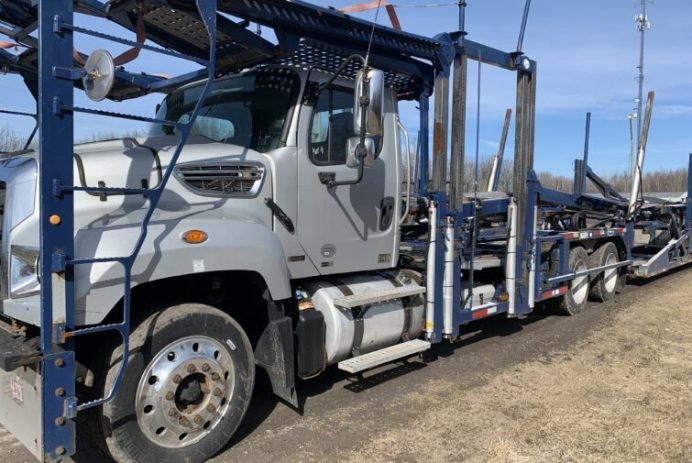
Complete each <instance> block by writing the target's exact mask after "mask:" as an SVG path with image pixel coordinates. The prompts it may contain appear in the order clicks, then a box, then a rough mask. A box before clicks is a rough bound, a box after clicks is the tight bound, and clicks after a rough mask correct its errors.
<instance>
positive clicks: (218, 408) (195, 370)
mask: <svg viewBox="0 0 692 463" xmlns="http://www.w3.org/2000/svg"><path fill="white" fill-rule="evenodd" d="M234 377H235V368H234V365H233V359H232V358H231V356H230V354H229V353H228V350H227V349H226V348H225V347H224V346H223V345H222V344H221V343H220V342H218V341H216V340H215V339H212V338H209V337H206V336H190V337H186V338H182V339H179V340H177V341H175V342H173V343H171V344H169V345H168V346H166V347H165V348H164V349H162V350H161V351H160V352H159V353H158V354H157V355H156V357H154V359H153V360H152V361H151V362H150V363H149V365H147V367H146V368H145V370H144V374H143V375H142V378H141V379H140V381H139V385H138V387H137V395H136V397H135V411H136V415H137V422H138V424H139V427H140V429H141V430H142V432H143V433H144V435H145V436H146V437H147V438H148V439H149V440H151V441H152V442H153V443H155V444H156V445H159V446H161V447H166V448H180V447H185V446H187V445H191V444H194V443H195V442H199V441H200V440H201V439H203V438H204V437H205V436H207V435H208V434H209V433H210V432H211V431H212V430H213V429H214V428H215V427H216V426H217V425H218V424H219V422H221V420H222V419H223V417H224V415H225V414H226V412H227V411H228V407H229V404H230V399H231V397H233V389H234V385H235V382H234V380H233V379H234Z"/></svg>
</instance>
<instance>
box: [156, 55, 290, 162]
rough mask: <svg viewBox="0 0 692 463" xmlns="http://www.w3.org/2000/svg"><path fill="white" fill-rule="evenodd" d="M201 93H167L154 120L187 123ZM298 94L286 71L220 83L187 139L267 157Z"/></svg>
mask: <svg viewBox="0 0 692 463" xmlns="http://www.w3.org/2000/svg"><path fill="white" fill-rule="evenodd" d="M202 88H203V86H202V85H198V86H194V87H189V88H185V89H182V90H179V91H176V92H174V93H171V94H170V95H169V96H168V97H166V99H165V100H164V102H163V104H162V105H161V108H160V109H159V111H158V113H157V116H156V117H157V118H158V119H165V120H168V121H177V122H181V123H185V122H188V121H189V120H190V114H191V113H192V110H193V109H194V106H195V104H196V103H197V100H198V98H199V95H200V93H201V92H202ZM299 89H300V79H299V78H298V74H296V73H295V72H294V71H292V70H290V69H259V70H257V71H254V72H250V73H246V74H242V75H239V76H236V77H231V78H228V79H223V80H219V81H217V82H215V83H214V84H213V86H212V88H211V90H210V91H209V95H208V96H207V98H206V100H205V102H204V106H203V107H202V109H201V110H200V113H199V115H198V116H197V119H196V120H195V124H194V126H193V128H192V131H191V134H192V135H201V136H204V137H206V138H209V139H211V140H214V141H217V142H221V143H229V144H233V145H239V146H243V147H246V148H250V149H253V150H256V151H259V152H261V153H266V152H267V151H270V150H273V149H275V148H277V147H279V145H280V142H281V136H282V134H283V131H284V125H285V123H286V119H287V117H288V114H289V110H290V109H291V107H292V106H293V105H294V104H295V102H296V99H297V97H298V93H299ZM178 133H179V129H175V128H173V127H166V126H161V125H155V126H154V127H153V128H152V131H151V134H152V135H176V134H178Z"/></svg>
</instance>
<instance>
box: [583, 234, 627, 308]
mask: <svg viewBox="0 0 692 463" xmlns="http://www.w3.org/2000/svg"><path fill="white" fill-rule="evenodd" d="M590 261H591V268H595V267H603V266H604V265H612V264H615V263H617V262H619V261H620V255H619V254H618V249H617V247H616V246H615V245H614V244H613V243H605V244H604V245H603V246H601V247H600V248H598V249H597V250H596V252H594V253H593V254H591V257H590ZM619 279H620V269H619V268H612V269H610V270H604V271H603V272H601V273H599V274H597V275H592V282H591V292H590V296H591V298H592V299H594V300H596V301H599V302H606V301H609V300H610V299H612V298H613V296H614V295H615V292H616V291H617V289H618V287H619V284H620V282H619V281H618V280H619Z"/></svg>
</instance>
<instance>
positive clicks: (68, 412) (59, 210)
mask: <svg viewBox="0 0 692 463" xmlns="http://www.w3.org/2000/svg"><path fill="white" fill-rule="evenodd" d="M73 8H74V6H73V0H40V1H39V4H38V9H39V50H38V62H39V66H38V67H39V93H38V102H37V103H38V121H39V122H38V126H39V179H40V186H39V195H40V206H39V207H40V215H41V222H40V232H39V234H40V275H41V296H40V301H41V351H42V353H43V360H42V368H41V374H42V391H40V392H41V396H42V402H43V452H44V459H46V460H57V459H60V458H64V457H66V456H69V455H72V454H73V453H74V451H75V423H74V418H75V415H76V405H77V404H76V399H75V358H74V351H73V341H72V340H71V339H69V338H68V339H67V340H63V339H61V333H63V332H65V331H66V330H72V329H73V328H74V271H73V268H72V267H71V266H68V265H66V262H67V261H68V260H69V259H72V258H74V243H73V239H74V217H73V215H74V209H73V203H74V201H73V193H72V192H70V191H64V192H61V191H59V186H60V185H72V184H73V159H72V156H73V154H72V153H73V136H74V135H73V130H74V124H73V113H72V112H71V111H64V110H61V109H60V108H61V107H63V106H65V105H67V106H70V107H71V106H72V103H73V83H72V80H71V78H67V79H61V78H60V77H58V75H61V74H63V73H65V71H66V72H67V73H68V74H69V73H71V72H72V66H73V58H72V50H73V34H72V31H70V30H66V29H63V28H61V27H59V25H60V24H62V23H67V24H72V21H73V15H74V11H73ZM60 71H63V72H62V73H61V72H60ZM56 186H57V188H56Z"/></svg>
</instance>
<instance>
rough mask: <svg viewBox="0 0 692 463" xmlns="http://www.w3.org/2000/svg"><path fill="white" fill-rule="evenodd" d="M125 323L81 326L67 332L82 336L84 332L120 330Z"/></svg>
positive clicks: (68, 334)
mask: <svg viewBox="0 0 692 463" xmlns="http://www.w3.org/2000/svg"><path fill="white" fill-rule="evenodd" d="M124 326H125V325H124V324H122V323H109V324H106V325H97V326H88V327H86V328H79V329H76V330H74V331H70V332H68V333H65V335H66V336H80V335H83V334H92V333H101V332H103V331H111V330H115V331H120V328H122V327H124Z"/></svg>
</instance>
